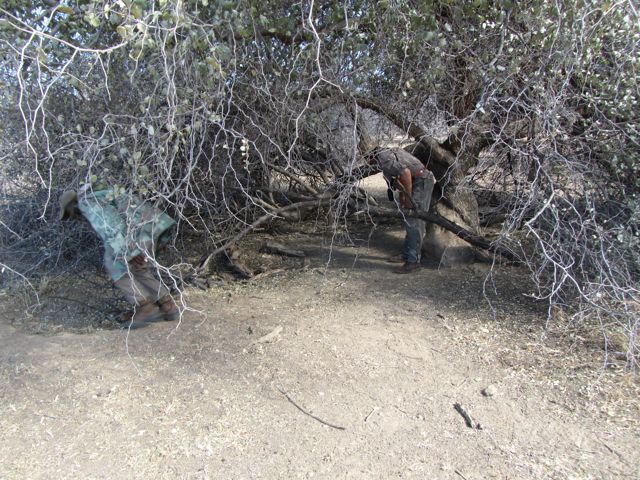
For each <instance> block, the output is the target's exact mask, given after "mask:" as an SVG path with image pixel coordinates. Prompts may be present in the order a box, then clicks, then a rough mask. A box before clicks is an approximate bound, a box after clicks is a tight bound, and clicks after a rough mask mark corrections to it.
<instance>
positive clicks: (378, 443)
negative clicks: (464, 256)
mask: <svg viewBox="0 0 640 480" xmlns="http://www.w3.org/2000/svg"><path fill="white" fill-rule="evenodd" d="M289 240H290V241H291V243H292V246H293V247H295V248H302V249H303V250H304V251H305V252H306V253H307V255H308V262H307V265H306V266H305V267H304V268H298V269H294V270H290V271H284V272H275V273H273V274H271V275H262V276H261V277H259V278H257V279H255V280H252V281H249V282H246V283H243V284H240V283H235V284H225V285H222V286H216V287H214V288H211V289H209V290H208V291H200V290H195V289H192V290H188V291H187V293H186V295H185V301H186V302H187V304H188V305H189V307H190V310H188V311H186V312H185V313H184V315H183V318H182V320H181V322H180V323H179V324H176V323H163V324H154V325H152V326H150V327H148V328H145V329H141V330H136V331H123V330H97V331H93V332H90V333H85V334H78V333H75V334H72V333H60V334H56V335H33V334H29V333H27V332H26V331H25V330H24V329H23V328H15V327H14V326H12V325H11V323H12V321H11V320H12V319H11V318H7V316H8V315H9V314H7V313H5V315H4V316H3V317H2V318H0V478H2V479H26V478H33V479H62V478H74V479H75V478H83V479H91V478H109V479H132V478H135V479H165V478H166V479H207V478H209V479H276V478H283V479H290V478H291V479H293V478H322V479H389V478H418V479H457V480H459V479H467V480H471V479H485V478H500V479H619V478H640V450H639V449H638V445H639V444H640V443H639V438H640V428H639V427H640V409H639V403H638V398H639V397H638V393H639V388H638V381H637V378H635V377H632V376H627V375H625V374H623V373H621V372H620V369H619V368H618V367H617V366H616V365H615V364H613V365H612V366H611V368H607V369H604V368H603V367H602V363H601V360H602V351H601V350H600V349H599V348H598V347H597V345H595V344H593V343H589V342H587V341H586V340H585V339H584V338H581V337H579V336H577V335H575V334H573V333H572V332H571V331H570V329H568V328H567V329H564V330H562V331H553V329H549V330H547V331H546V337H545V340H544V341H542V332H543V326H544V322H545V313H546V311H545V309H544V306H542V305H539V304H537V303H536V302H534V301H533V300H532V299H531V298H530V297H529V296H528V293H529V292H528V290H527V286H526V285H527V282H526V275H525V273H524V272H522V271H520V270H518V269H516V268H503V269H501V270H499V271H496V272H495V275H493V276H492V277H487V271H488V267H487V266H486V265H479V264H476V265H471V266H464V267H458V268H452V269H446V270H442V269H441V270H439V269H438V268H437V266H425V268H423V269H422V270H420V271H419V272H417V273H415V274H413V275H404V276H398V275H395V274H393V273H392V272H391V268H392V265H391V264H389V263H386V262H385V258H386V257H387V256H388V255H389V254H390V253H395V252H396V251H397V249H399V248H400V245H401V240H402V231H401V230H399V228H398V226H397V225H388V226H381V227H380V228H379V229H378V230H376V232H375V233H374V235H373V236H372V237H371V238H370V239H368V238H367V236H366V235H364V236H363V238H361V240H360V241H358V240H357V239H355V240H356V241H355V245H354V246H348V245H347V246H340V245H338V243H340V242H335V240H336V239H335V238H334V242H333V245H332V246H329V245H327V240H326V239H324V240H323V239H322V238H321V237H313V236H307V237H304V236H300V237H299V238H290V239H289ZM330 260H331V261H330ZM0 300H1V301H2V302H4V303H5V304H7V303H11V299H10V298H7V297H6V296H5V297H2V298H0ZM488 300H490V302H489V301H488ZM7 311H8V310H6V309H5V312H7ZM456 404H458V405H459V406H460V409H461V410H462V411H463V412H465V413H466V414H468V416H469V417H470V426H468V425H467V424H466V420H465V418H463V415H462V414H461V413H460V412H459V411H458V410H456V408H455V405H456Z"/></svg>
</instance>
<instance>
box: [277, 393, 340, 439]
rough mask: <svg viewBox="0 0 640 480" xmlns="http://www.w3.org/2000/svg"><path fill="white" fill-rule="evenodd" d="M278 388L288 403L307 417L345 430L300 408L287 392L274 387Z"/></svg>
mask: <svg viewBox="0 0 640 480" xmlns="http://www.w3.org/2000/svg"><path fill="white" fill-rule="evenodd" d="M276 388H277V389H278V391H279V392H280V393H281V394H282V395H284V396H285V397H286V399H287V400H289V403H291V404H292V405H293V406H294V407H296V408H297V409H298V410H300V411H301V412H302V413H304V414H305V415H307V416H308V417H311V418H313V419H314V420H316V421H318V422H320V423H322V424H323V425H326V426H327V427H331V428H335V429H336V430H345V428H344V427H339V426H338V425H333V424H332V423H329V422H327V421H325V420H322V419H321V418H319V417H316V416H315V415H314V414H312V413H309V412H307V411H306V410H305V409H304V408H302V407H301V406H300V405H298V404H297V403H296V402H294V401H293V399H292V398H291V397H290V396H289V395H288V394H287V392H285V391H284V390H281V389H280V388H278V387H276Z"/></svg>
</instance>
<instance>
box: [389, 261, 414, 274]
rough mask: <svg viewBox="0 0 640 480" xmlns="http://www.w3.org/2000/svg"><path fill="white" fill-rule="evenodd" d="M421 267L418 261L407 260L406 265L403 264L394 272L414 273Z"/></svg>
mask: <svg viewBox="0 0 640 480" xmlns="http://www.w3.org/2000/svg"><path fill="white" fill-rule="evenodd" d="M419 268H420V264H419V263H417V262H416V263H409V262H405V263H404V265H402V266H401V267H399V268H396V269H395V270H394V271H393V273H412V272H415V271H416V270H418V269H419Z"/></svg>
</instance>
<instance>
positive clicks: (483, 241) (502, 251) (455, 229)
mask: <svg viewBox="0 0 640 480" xmlns="http://www.w3.org/2000/svg"><path fill="white" fill-rule="evenodd" d="M366 212H367V214H368V215H371V216H377V217H393V218H405V217H411V218H420V219H422V220H425V221H427V222H432V223H435V224H436V225H439V226H441V227H442V228H444V229H445V230H448V231H450V232H452V233H454V234H455V235H457V236H458V237H460V238H461V239H463V240H465V241H466V242H468V243H470V244H471V245H473V246H474V247H478V248H481V249H483V250H487V251H489V252H492V253H497V254H498V255H501V256H502V257H504V258H506V259H508V260H511V261H514V262H518V261H520V258H519V257H518V255H516V254H515V253H514V252H513V251H511V250H509V249H508V248H506V247H504V246H503V245H500V244H499V243H496V242H492V241H491V240H489V239H487V238H485V237H482V236H480V235H477V234H475V233H473V232H470V231H469V230H467V229H465V228H463V227H461V226H460V225H457V224H455V223H453V222H452V221H450V220H447V219H446V218H444V217H441V216H440V215H437V214H435V213H431V212H420V211H416V210H404V211H400V210H391V209H387V208H379V207H372V206H369V207H368V208H367V210H366Z"/></svg>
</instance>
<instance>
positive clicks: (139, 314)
mask: <svg viewBox="0 0 640 480" xmlns="http://www.w3.org/2000/svg"><path fill="white" fill-rule="evenodd" d="M162 318H163V314H162V312H161V311H160V309H159V308H158V306H157V305H156V304H155V303H153V302H149V301H147V302H145V303H141V304H140V305H135V306H134V307H133V316H132V317H131V320H130V321H129V322H126V323H124V324H123V327H124V328H126V329H131V330H135V329H136V328H142V327H144V326H146V325H147V324H149V323H152V322H157V321H158V320H162Z"/></svg>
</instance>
